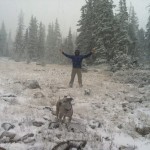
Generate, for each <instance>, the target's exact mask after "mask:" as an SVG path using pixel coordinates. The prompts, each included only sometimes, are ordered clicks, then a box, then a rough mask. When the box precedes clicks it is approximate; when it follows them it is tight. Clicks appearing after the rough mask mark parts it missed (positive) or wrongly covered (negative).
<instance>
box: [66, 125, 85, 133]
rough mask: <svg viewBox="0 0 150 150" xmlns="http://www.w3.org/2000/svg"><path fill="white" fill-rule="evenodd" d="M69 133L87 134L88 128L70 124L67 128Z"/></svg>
mask: <svg viewBox="0 0 150 150" xmlns="http://www.w3.org/2000/svg"><path fill="white" fill-rule="evenodd" d="M67 129H68V132H76V133H85V132H86V127H85V126H84V125H81V124H79V123H70V124H68V126H67Z"/></svg>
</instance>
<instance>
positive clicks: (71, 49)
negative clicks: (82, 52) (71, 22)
mask: <svg viewBox="0 0 150 150" xmlns="http://www.w3.org/2000/svg"><path fill="white" fill-rule="evenodd" d="M67 39H68V40H67V42H68V44H67V47H68V52H69V53H73V49H74V47H73V41H72V32H71V28H70V29H69V33H68V37H67Z"/></svg>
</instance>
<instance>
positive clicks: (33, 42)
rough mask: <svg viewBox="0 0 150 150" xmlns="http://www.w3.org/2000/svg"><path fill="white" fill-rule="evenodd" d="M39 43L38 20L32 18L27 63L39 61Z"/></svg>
mask: <svg viewBox="0 0 150 150" xmlns="http://www.w3.org/2000/svg"><path fill="white" fill-rule="evenodd" d="M37 42H38V25H37V19H36V18H35V17H33V16H32V17H31V21H30V25H29V39H28V52H27V62H28V63H29V62H30V61H31V60H35V59H37Z"/></svg>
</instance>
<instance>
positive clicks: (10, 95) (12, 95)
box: [2, 94, 17, 97]
mask: <svg viewBox="0 0 150 150" xmlns="http://www.w3.org/2000/svg"><path fill="white" fill-rule="evenodd" d="M2 97H17V96H16V95H14V94H5V95H3V96H2Z"/></svg>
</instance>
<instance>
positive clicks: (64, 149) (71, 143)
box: [52, 140, 87, 150]
mask: <svg viewBox="0 0 150 150" xmlns="http://www.w3.org/2000/svg"><path fill="white" fill-rule="evenodd" d="M86 144H87V141H84V140H68V141H66V142H60V143H58V144H57V145H56V146H54V147H53V148H52V150H71V149H73V148H75V149H77V150H81V149H83V148H84V147H85V146H86Z"/></svg>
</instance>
